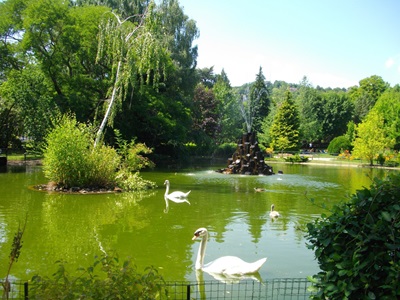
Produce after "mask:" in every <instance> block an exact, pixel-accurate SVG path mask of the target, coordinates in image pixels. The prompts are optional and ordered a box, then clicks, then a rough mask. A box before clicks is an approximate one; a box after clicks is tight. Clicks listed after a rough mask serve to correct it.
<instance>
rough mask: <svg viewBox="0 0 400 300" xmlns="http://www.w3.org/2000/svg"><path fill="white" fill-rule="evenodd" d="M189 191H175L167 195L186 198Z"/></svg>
mask: <svg viewBox="0 0 400 300" xmlns="http://www.w3.org/2000/svg"><path fill="white" fill-rule="evenodd" d="M189 193H190V191H189V192H187V193H184V192H180V191H175V192H172V193H171V194H169V195H168V197H172V198H186V197H187V196H188V195H189Z"/></svg>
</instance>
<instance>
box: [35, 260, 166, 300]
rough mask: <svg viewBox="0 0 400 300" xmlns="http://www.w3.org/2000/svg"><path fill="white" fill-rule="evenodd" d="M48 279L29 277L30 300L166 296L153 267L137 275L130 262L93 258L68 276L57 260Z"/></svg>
mask: <svg viewBox="0 0 400 300" xmlns="http://www.w3.org/2000/svg"><path fill="white" fill-rule="evenodd" d="M57 263H58V269H57V271H56V272H55V273H54V274H53V276H52V278H48V277H42V276H39V275H36V276H34V277H33V278H32V288H31V290H30V294H29V298H30V299H41V300H46V299H93V300H101V299H143V300H145V299H149V300H150V299H158V298H160V297H161V296H168V292H167V289H166V285H165V281H164V280H163V278H162V276H161V275H159V274H158V272H157V270H156V269H155V268H154V267H148V268H146V269H145V270H144V273H143V274H141V273H139V272H138V271H137V267H136V266H135V265H134V264H132V262H131V261H130V260H127V261H124V262H123V263H120V261H119V259H118V257H108V256H103V257H100V258H98V257H96V258H95V260H94V263H93V264H92V265H91V266H89V267H87V268H86V269H85V268H81V269H78V270H77V273H78V274H77V275H76V276H72V275H70V274H69V272H68V271H67V269H66V266H65V262H63V261H58V262H57Z"/></svg>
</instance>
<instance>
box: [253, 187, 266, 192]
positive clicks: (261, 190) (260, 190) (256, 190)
mask: <svg viewBox="0 0 400 300" xmlns="http://www.w3.org/2000/svg"><path fill="white" fill-rule="evenodd" d="M254 191H255V192H258V193H260V192H266V191H267V190H266V189H264V188H258V187H255V188H254Z"/></svg>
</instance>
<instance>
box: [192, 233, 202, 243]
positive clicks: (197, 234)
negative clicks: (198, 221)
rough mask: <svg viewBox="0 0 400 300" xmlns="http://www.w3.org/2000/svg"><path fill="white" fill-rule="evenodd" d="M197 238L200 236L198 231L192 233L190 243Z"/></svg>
mask: <svg viewBox="0 0 400 300" xmlns="http://www.w3.org/2000/svg"><path fill="white" fill-rule="evenodd" d="M199 236H200V232H199V231H196V232H195V233H194V236H193V237H192V241H194V240H195V239H197V238H198V237H199Z"/></svg>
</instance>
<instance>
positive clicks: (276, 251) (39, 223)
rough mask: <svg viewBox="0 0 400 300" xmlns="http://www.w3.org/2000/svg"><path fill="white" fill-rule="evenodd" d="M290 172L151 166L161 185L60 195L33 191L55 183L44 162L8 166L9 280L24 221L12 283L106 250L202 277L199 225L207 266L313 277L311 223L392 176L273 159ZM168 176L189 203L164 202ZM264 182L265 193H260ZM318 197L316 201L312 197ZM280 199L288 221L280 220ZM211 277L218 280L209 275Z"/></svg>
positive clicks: (1, 199)
mask: <svg viewBox="0 0 400 300" xmlns="http://www.w3.org/2000/svg"><path fill="white" fill-rule="evenodd" d="M272 166H273V168H274V171H275V172H276V173H277V171H278V170H281V171H283V174H282V175H278V174H276V175H272V176H240V175H224V174H220V173H217V172H215V170H217V169H219V168H221V167H223V166H211V167H201V168H188V169H185V170H179V171H177V170H169V171H165V170H153V171H150V172H149V171H147V172H142V176H143V177H144V178H146V179H149V180H152V181H155V182H156V183H157V185H158V188H157V189H156V190H153V191H150V192H146V193H141V194H135V193H119V194H118V193H115V194H114V193H112V194H97V195H89V194H57V193H47V192H39V191H35V190H32V189H30V187H31V186H33V185H35V184H41V183H46V180H45V178H44V175H43V172H42V168H41V167H32V166H26V167H25V166H24V167H8V168H7V169H5V170H3V172H1V173H0V277H4V276H5V274H6V271H7V270H6V269H7V266H8V256H9V253H10V249H11V244H12V240H13V237H14V234H15V232H16V230H17V228H18V224H19V222H21V223H23V222H24V219H25V216H26V214H27V215H28V222H27V227H26V231H25V234H24V236H23V247H22V249H21V255H20V258H19V260H18V262H17V263H15V264H14V266H13V268H12V272H11V274H12V279H23V280H27V279H30V278H31V277H32V276H33V275H35V274H40V275H48V276H50V275H51V274H53V273H54V271H55V270H56V269H57V264H55V262H56V261H57V260H64V261H66V262H67V265H66V266H67V268H68V270H70V272H72V273H73V271H74V270H75V269H77V268H78V267H88V266H89V265H91V263H93V261H94V257H95V256H96V255H102V254H103V253H107V254H109V255H114V254H117V255H118V256H119V258H120V260H125V259H127V258H131V259H132V260H133V261H134V262H135V263H136V265H137V266H138V270H139V271H142V270H144V268H145V267H147V266H150V265H152V266H155V267H156V268H157V269H158V270H159V272H160V274H161V275H162V276H163V277H164V278H165V279H166V280H173V281H186V280H196V272H195V270H194V263H195V260H196V256H197V249H198V247H199V245H200V242H199V241H192V237H193V233H194V231H195V230H196V229H197V228H199V227H206V228H207V229H208V231H209V241H208V245H207V251H206V256H205V262H209V261H211V260H213V259H215V258H218V257H220V256H225V255H235V256H239V257H241V258H242V259H244V260H246V261H255V260H257V259H259V258H262V257H267V258H268V260H267V262H266V263H265V264H264V265H263V266H262V268H261V269H260V271H259V276H260V278H261V279H262V280H268V279H271V278H293V277H296V278H297V277H303V278H304V277H306V276H308V275H312V274H315V273H317V272H318V271H319V268H318V264H317V262H316V261H315V259H314V253H313V252H312V251H311V250H309V249H307V247H306V242H307V241H306V239H305V238H304V235H305V232H304V231H302V230H301V229H304V228H305V225H306V224H307V223H308V222H311V221H313V219H315V218H317V217H319V216H320V215H321V213H329V212H328V211H326V210H324V209H323V208H321V207H320V205H322V204H326V205H327V206H328V207H329V206H332V205H334V204H336V203H339V202H342V201H347V200H348V197H349V195H350V194H353V193H354V192H355V191H356V190H358V189H361V188H362V187H364V186H365V187H369V186H370V183H371V178H373V177H379V178H382V177H384V176H386V174H387V172H393V171H385V170H382V169H369V168H360V167H341V166H338V167H335V166H315V165H290V164H273V165H272ZM165 179H168V180H169V181H170V183H171V191H176V190H180V191H185V192H186V191H189V190H191V193H190V195H189V198H188V200H189V201H190V203H191V204H190V205H189V204H187V203H181V204H178V203H173V202H170V203H169V205H168V208H167V207H166V202H165V201H164V192H165V186H164V185H163V183H164V181H165ZM255 187H262V188H264V189H265V191H264V192H255V191H254V188H255ZM310 199H314V200H315V204H313V203H312V201H310ZM271 204H275V210H277V211H279V213H280V214H281V217H279V218H278V219H276V220H271V219H270V217H269V215H268V213H269V210H270V207H271ZM203 276H204V280H211V279H213V278H212V277H211V276H210V275H208V274H203Z"/></svg>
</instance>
